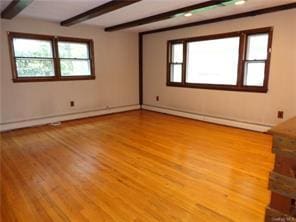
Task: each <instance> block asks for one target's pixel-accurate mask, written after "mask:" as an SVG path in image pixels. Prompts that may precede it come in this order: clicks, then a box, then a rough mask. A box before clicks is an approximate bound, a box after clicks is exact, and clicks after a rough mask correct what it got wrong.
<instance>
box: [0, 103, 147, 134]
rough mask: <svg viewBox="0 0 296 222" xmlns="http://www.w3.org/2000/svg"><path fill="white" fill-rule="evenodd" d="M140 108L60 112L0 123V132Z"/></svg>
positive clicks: (136, 106) (121, 107)
mask: <svg viewBox="0 0 296 222" xmlns="http://www.w3.org/2000/svg"><path fill="white" fill-rule="evenodd" d="M140 108H141V106H140V105H126V106H118V107H112V108H108V109H96V110H87V111H83V112H76V113H70V114H60V115H55V116H47V117H39V118H34V119H26V120H19V121H13V122H7V123H0V132H4V131H8V130H14V129H20V128H26V127H33V126H38V125H45V124H49V123H53V122H62V121H68V120H74V119H82V118H87V117H94V116H101V115H106V114H112V113H119V112H125V111H131V110H138V109H140Z"/></svg>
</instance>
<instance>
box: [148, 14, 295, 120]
mask: <svg viewBox="0 0 296 222" xmlns="http://www.w3.org/2000/svg"><path fill="white" fill-rule="evenodd" d="M266 26H273V27H274V34H273V45H272V55H271V67H270V78H269V91H268V93H249V92H232V91H221V90H207V89H190V88H178V87H167V86H166V44H167V40H171V39H177V38H184V37H193V36H202V35H209V34H217V33H225V32H231V31H238V30H245V29H252V28H260V27H266ZM143 41H144V45H143V50H144V51H143V57H144V58H143V59H144V60H143V61H144V62H143V75H144V76H143V79H144V104H145V105H149V106H157V107H165V108H169V109H174V110H181V111H186V112H190V113H197V114H202V115H203V114H205V115H210V116H213V117H219V118H224V119H231V120H237V121H242V122H250V123H256V124H263V125H274V124H276V123H277V122H278V120H277V111H278V110H283V111H284V112H285V119H286V118H290V117H292V116H295V115H296V10H295V9H293V10H288V11H282V12H276V13H271V14H265V15H260V16H255V17H248V18H242V19H238V20H230V21H226V22H220V23H215V24H209V25H203V26H196V27H190V28H183V29H177V30H172V31H167V32H161V33H154V34H149V35H144V40H143ZM157 95H158V96H159V97H160V101H159V102H157V101H156V99H155V97H156V96H157Z"/></svg>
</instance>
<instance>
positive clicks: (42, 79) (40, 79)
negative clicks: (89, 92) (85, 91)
mask: <svg viewBox="0 0 296 222" xmlns="http://www.w3.org/2000/svg"><path fill="white" fill-rule="evenodd" d="M94 79H96V77H95V76H75V77H74V76H68V77H59V78H57V77H38V78H35V77H22V78H17V79H12V81H13V82H15V83H18V82H52V81H71V80H94Z"/></svg>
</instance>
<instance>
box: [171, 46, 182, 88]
mask: <svg viewBox="0 0 296 222" xmlns="http://www.w3.org/2000/svg"><path fill="white" fill-rule="evenodd" d="M182 69H183V44H180V43H176V44H172V54H171V59H170V73H171V76H170V78H171V81H172V82H181V81H182Z"/></svg>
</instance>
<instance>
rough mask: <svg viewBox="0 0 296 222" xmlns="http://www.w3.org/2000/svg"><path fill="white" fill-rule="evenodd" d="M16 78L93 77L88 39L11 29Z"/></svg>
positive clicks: (10, 36) (55, 78)
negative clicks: (35, 33)
mask: <svg viewBox="0 0 296 222" xmlns="http://www.w3.org/2000/svg"><path fill="white" fill-rule="evenodd" d="M9 39H10V43H11V45H10V47H11V52H12V54H11V57H12V60H11V61H12V63H13V67H14V69H13V77H14V78H13V79H14V80H15V81H31V80H33V81H35V80H64V79H90V78H91V79H93V78H94V67H93V57H92V55H93V51H92V50H93V43H92V41H91V40H87V39H76V38H68V37H54V36H41V35H32V34H22V33H9Z"/></svg>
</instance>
